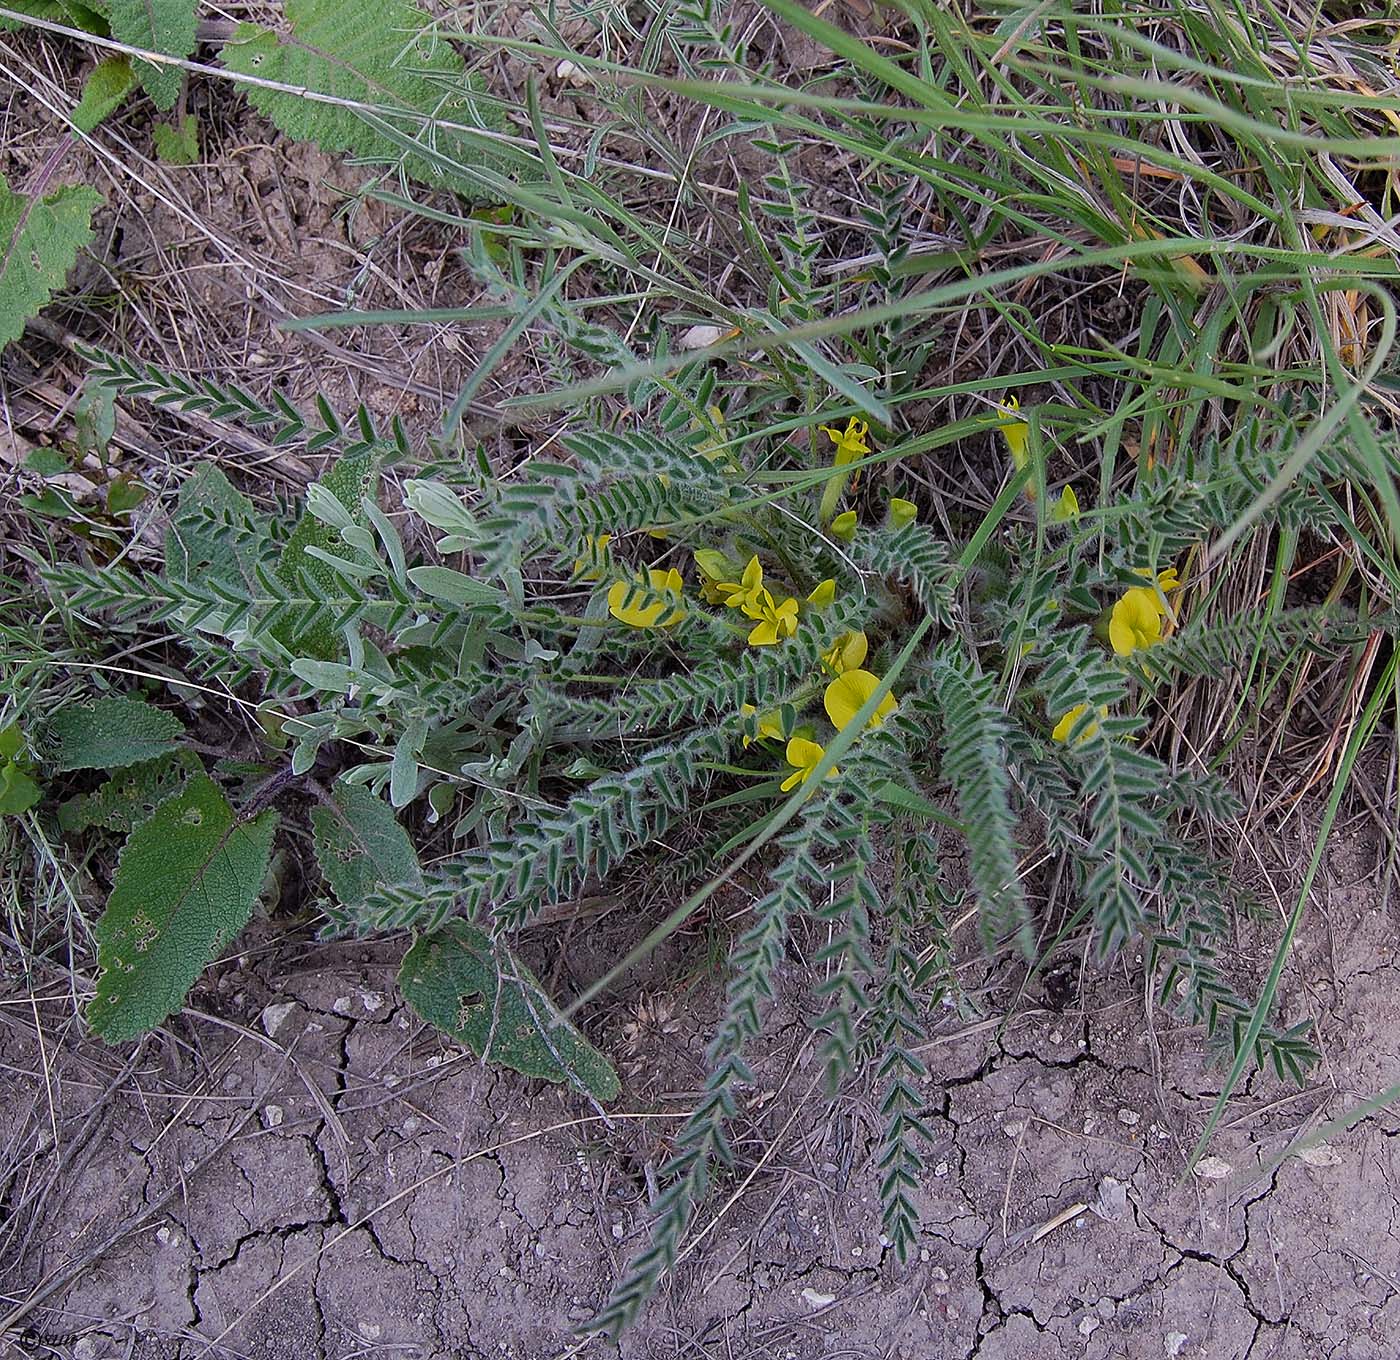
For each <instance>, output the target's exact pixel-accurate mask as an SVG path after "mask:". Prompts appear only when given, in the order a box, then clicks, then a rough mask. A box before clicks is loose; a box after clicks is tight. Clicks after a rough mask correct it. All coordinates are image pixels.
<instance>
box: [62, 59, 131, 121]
mask: <svg viewBox="0 0 1400 1360" xmlns="http://www.w3.org/2000/svg"><path fill="white" fill-rule="evenodd" d="M135 84H136V72H135V71H133V70H132V69H131V62H130V61H129V60H128V58H126V57H125V56H116V57H104V58H103V59H102V60H101V61H99V62H98V63H97V65H96V66H94V67H93V68H92V70H91V71H89V72H88V78H87V79H86V80H85V81H84V82H83V97H82V98H81V99H80V100H79V101H78V107H77V108H75V109H74V110H73V126H74V127H75V128H77V129H78V131H79V132H91V131H92V130H93V129H94V128H95V127H96V126H97V125H98V124H99V123H100V122H101V121H102V120H103V119H104V118H106V117H107V115H108V114H110V113H113V112H115V111H116V110H117V109H118V108H119V107H120V106H121V102H122V100H123V99H125V98H126V97H127V95H128V94H129V93H130V92H131V89H132V86H134V85H135Z"/></svg>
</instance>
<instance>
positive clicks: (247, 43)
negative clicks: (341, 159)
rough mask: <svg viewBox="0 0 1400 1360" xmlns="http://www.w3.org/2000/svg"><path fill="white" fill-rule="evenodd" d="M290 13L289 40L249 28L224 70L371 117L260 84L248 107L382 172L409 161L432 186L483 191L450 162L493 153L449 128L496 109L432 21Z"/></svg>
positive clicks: (358, 10) (364, 5)
mask: <svg viewBox="0 0 1400 1360" xmlns="http://www.w3.org/2000/svg"><path fill="white" fill-rule="evenodd" d="M285 14H286V20H287V24H288V26H289V28H290V32H287V33H274V32H272V31H271V30H269V29H265V28H259V27H257V26H256V25H254V24H240V25H239V27H238V29H237V30H236V31H235V33H234V35H233V37H232V38H231V39H230V40H229V41H228V42H227V43H225V44H224V48H223V52H222V54H221V55H222V57H223V61H224V65H225V66H227V67H228V68H229V69H230V70H232V71H237V72H239V73H241V74H243V75H255V76H257V77H259V78H260V79H262V80H272V81H277V82H279V83H281V84H284V85H290V86H293V87H294V88H296V89H303V88H305V89H308V90H315V91H316V92H317V93H320V94H327V95H334V96H336V97H337V98H339V99H344V100H351V101H354V103H356V104H360V105H363V106H364V110H365V111H364V113H363V114H361V113H360V112H359V111H358V110H357V109H355V108H352V107H347V106H346V105H343V104H328V103H321V102H320V101H317V100H313V99H306V98H304V97H303V96H302V95H300V94H293V93H290V92H283V91H280V90H269V89H266V88H264V87H261V86H251V87H249V89H248V102H249V103H250V104H252V106H253V107H254V108H255V109H257V110H258V112H259V113H263V114H266V115H267V117H269V118H270V119H272V121H273V122H274V123H276V124H277V126H278V127H279V128H281V129H282V131H283V132H285V133H286V134H287V135H288V136H289V137H294V138H296V140H297V141H303V142H315V143H316V144H317V145H318V146H321V147H323V148H324V149H325V150H327V151H341V152H348V153H349V154H350V155H351V156H355V157H358V158H361V159H363V160H367V161H375V162H379V163H380V164H384V163H390V164H397V163H399V162H400V161H401V162H402V163H403V167H404V169H405V170H406V171H407V173H408V174H409V175H410V176H412V177H413V178H414V179H417V180H422V181H423V182H425V183H428V184H443V183H455V184H456V185H457V187H461V188H465V189H467V190H468V191H471V190H472V189H475V188H476V186H474V185H472V184H471V182H470V180H469V179H468V178H467V176H466V175H465V174H461V175H457V174H455V173H454V172H453V170H452V168H451V166H450V165H449V166H445V165H444V164H443V160H444V159H450V160H451V161H453V162H456V163H457V164H459V165H462V166H464V167H467V166H474V165H479V164H480V163H481V162H482V161H484V160H487V159H489V152H488V151H487V150H485V149H484V147H483V141H482V140H481V139H478V138H473V137H471V136H470V135H469V134H467V133H463V132H459V131H454V130H453V129H452V128H450V127H448V126H443V125H444V124H458V125H468V126H470V125H471V124H473V123H480V122H481V120H482V118H483V117H484V116H485V115H486V113H487V111H488V109H489V106H488V105H485V104H484V103H483V101H482V100H481V99H480V97H479V95H478V94H477V88H476V84H475V81H474V79H473V77H471V76H470V75H469V74H468V72H467V69H466V65H465V63H464V62H463V61H462V58H461V57H460V56H459V55H458V54H457V52H456V50H455V49H454V48H453V46H452V44H451V43H449V42H448V41H447V39H446V38H445V37H443V36H442V35H441V34H439V33H437V32H436V31H435V29H434V26H433V25H432V21H431V20H430V18H429V16H428V15H427V14H425V13H424V12H423V11H422V10H421V9H419V8H418V7H417V6H415V5H412V4H407V3H405V0H287V4H286V9H285ZM415 143H417V144H418V145H421V146H430V147H431V148H432V150H433V151H435V152H437V153H439V154H438V155H429V154H426V153H425V152H424V151H420V150H415V149H414V144H415ZM478 192H479V190H478Z"/></svg>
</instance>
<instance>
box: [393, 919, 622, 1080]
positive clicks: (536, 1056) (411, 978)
mask: <svg viewBox="0 0 1400 1360" xmlns="http://www.w3.org/2000/svg"><path fill="white" fill-rule="evenodd" d="M399 988H400V990H401V991H402V992H403V994H404V997H405V998H406V999H407V1001H408V1004H409V1005H410V1006H412V1007H413V1009H414V1010H415V1011H416V1012H417V1013H418V1014H419V1015H420V1016H422V1018H423V1019H424V1020H426V1021H427V1022H428V1023H429V1024H430V1025H435V1026H436V1027H437V1028H438V1029H440V1030H441V1031H442V1032H443V1033H444V1034H446V1035H447V1036H448V1037H449V1038H452V1039H455V1040H456V1041H457V1042H458V1043H460V1044H465V1045H466V1046H467V1047H468V1048H470V1049H471V1051H472V1052H473V1053H475V1054H476V1055H477V1057H479V1058H484V1059H485V1060H486V1061H487V1062H494V1063H500V1064H501V1065H502V1066H503V1067H509V1068H513V1069H514V1070H515V1071H517V1072H523V1073H524V1074H525V1075H526V1076H527V1077H541V1078H543V1079H544V1080H545V1081H557V1082H569V1083H570V1084H572V1085H574V1086H578V1087H580V1088H581V1089H583V1090H585V1091H587V1092H588V1093H589V1094H590V1095H592V1096H593V1097H594V1098H595V1099H597V1100H613V1099H615V1098H616V1096H617V1093H618V1091H619V1089H620V1087H619V1084H618V1080H617V1073H616V1072H614V1071H613V1069H612V1065H611V1064H610V1063H609V1062H608V1060H607V1059H606V1058H605V1057H603V1055H602V1054H601V1053H599V1052H598V1050H597V1049H596V1048H594V1047H593V1045H592V1044H590V1043H589V1042H588V1040H587V1039H585V1038H584V1037H583V1035H581V1034H580V1033H579V1032H578V1030H577V1029H575V1028H574V1026H573V1025H571V1024H570V1023H569V1022H568V1021H567V1020H565V1019H564V1018H563V1016H561V1015H560V1014H559V1012H558V1010H557V1009H556V1008H555V1005H554V1003H553V1002H552V1001H551V1000H550V999H549V997H548V996H547V995H546V994H545V992H544V990H543V988H541V986H540V984H539V982H538V981H537V980H536V978H535V976H534V974H533V973H531V972H530V970H529V969H528V968H526V967H525V965H524V964H523V963H521V962H520V960H519V959H517V958H516V957H515V955H514V954H512V953H511V952H510V950H509V949H507V948H506V947H505V945H504V944H501V943H500V942H497V943H495V944H494V945H493V943H492V941H491V940H490V939H489V938H488V937H487V936H485V935H483V934H482V932H481V931H479V930H477V929H476V928H475V927H474V926H469V925H468V924H467V923H466V922H465V921H449V922H448V923H447V924H446V925H445V926H443V927H442V928H441V929H440V930H435V931H433V933H432V934H430V935H424V936H421V937H420V938H419V939H418V940H417V941H416V942H415V943H414V945H413V948H412V949H410V950H409V951H408V953H407V954H405V955H404V961H403V967H402V968H400V969H399Z"/></svg>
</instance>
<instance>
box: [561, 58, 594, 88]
mask: <svg viewBox="0 0 1400 1360" xmlns="http://www.w3.org/2000/svg"><path fill="white" fill-rule="evenodd" d="M554 78H555V80H559V81H563V83H564V84H566V85H572V86H573V87H574V88H575V89H582V88H583V87H584V86H585V85H591V84H593V77H592V75H590V74H589V72H588V71H586V70H584V68H583V67H582V66H580V65H579V64H578V63H577V62H576V61H570V60H569V59H568V58H567V57H565V58H564V60H563V61H561V62H560V63H559V64H558V65H557V66H556V67H555V68H554Z"/></svg>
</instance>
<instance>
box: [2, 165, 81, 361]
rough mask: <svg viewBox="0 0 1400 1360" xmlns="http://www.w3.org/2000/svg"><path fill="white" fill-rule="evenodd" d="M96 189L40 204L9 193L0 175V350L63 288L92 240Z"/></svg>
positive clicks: (65, 192)
mask: <svg viewBox="0 0 1400 1360" xmlns="http://www.w3.org/2000/svg"><path fill="white" fill-rule="evenodd" d="M101 201H102V199H101V196H100V195H99V194H98V192H97V190H96V189H89V188H88V187H87V186H86V185H83V184H70V185H66V186H65V187H63V188H61V189H55V190H53V192H51V193H49V194H46V195H45V196H44V197H43V198H42V199H38V200H36V199H33V198H26V197H25V196H24V195H23V194H16V193H12V192H11V191H10V186H9V185H8V184H7V183H6V182H5V178H4V176H3V175H0V347H3V346H5V345H7V344H9V342H10V341H11V340H18V339H19V337H20V335H21V334H22V333H23V331H24V323H25V322H26V321H28V320H29V318H30V317H31V316H33V315H35V313H37V312H38V311H39V309H40V308H41V307H43V306H44V304H45V303H47V302H48V300H49V299H50V298H51V297H53V295H54V294H55V293H56V292H57V291H58V290H59V289H60V288H62V287H63V283H64V280H65V279H66V278H67V277H68V271H69V270H70V269H72V267H73V262H74V261H75V260H76V259H77V258H78V252H79V251H80V250H81V249H82V248H83V247H84V246H85V245H87V244H88V242H89V241H91V240H92V213H93V209H94V208H96V207H97V205H98V204H99V203H100V202H101Z"/></svg>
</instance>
